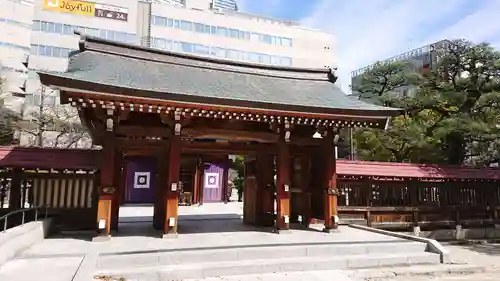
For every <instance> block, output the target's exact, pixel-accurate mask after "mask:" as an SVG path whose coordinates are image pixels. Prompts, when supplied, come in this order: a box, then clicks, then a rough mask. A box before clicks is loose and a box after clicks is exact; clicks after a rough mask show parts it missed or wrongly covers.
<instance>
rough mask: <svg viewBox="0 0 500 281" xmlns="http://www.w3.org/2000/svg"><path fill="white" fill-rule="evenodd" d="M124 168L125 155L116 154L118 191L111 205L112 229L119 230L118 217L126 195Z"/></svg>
mask: <svg viewBox="0 0 500 281" xmlns="http://www.w3.org/2000/svg"><path fill="white" fill-rule="evenodd" d="M122 166H123V155H122V153H121V152H119V151H116V152H115V162H114V169H115V171H114V184H113V186H115V188H116V191H115V193H114V194H113V203H112V205H111V211H112V215H111V229H112V230H118V217H119V213H120V204H121V201H122V197H123V196H122V195H123V193H124V190H123V189H124V184H123V182H124V180H123V174H122Z"/></svg>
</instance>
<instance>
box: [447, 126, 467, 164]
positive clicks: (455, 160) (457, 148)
mask: <svg viewBox="0 0 500 281" xmlns="http://www.w3.org/2000/svg"><path fill="white" fill-rule="evenodd" d="M445 141H446V151H445V155H446V158H447V162H448V164H450V165H462V164H463V163H464V161H465V139H464V137H463V136H462V134H460V133H450V134H448V135H447V136H446V139H445Z"/></svg>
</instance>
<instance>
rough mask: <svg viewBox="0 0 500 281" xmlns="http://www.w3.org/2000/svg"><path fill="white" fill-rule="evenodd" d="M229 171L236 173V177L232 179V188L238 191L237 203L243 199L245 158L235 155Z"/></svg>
mask: <svg viewBox="0 0 500 281" xmlns="http://www.w3.org/2000/svg"><path fill="white" fill-rule="evenodd" d="M231 169H233V170H235V171H236V177H235V178H234V179H233V185H234V188H236V190H237V191H238V201H239V202H241V201H242V199H243V188H244V185H245V184H244V183H245V157H243V156H241V155H237V156H236V157H235V159H233V160H232V163H231Z"/></svg>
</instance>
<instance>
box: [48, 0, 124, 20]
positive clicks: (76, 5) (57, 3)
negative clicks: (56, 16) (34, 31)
mask: <svg viewBox="0 0 500 281" xmlns="http://www.w3.org/2000/svg"><path fill="white" fill-rule="evenodd" d="M43 8H44V9H45V10H50V11H54V12H59V13H70V14H75V15H83V16H91V17H97V18H107V19H112V20H120V21H127V20H128V9H127V8H122V7H117V6H111V5H103V4H97V3H93V2H87V1H78V0H44V5H43Z"/></svg>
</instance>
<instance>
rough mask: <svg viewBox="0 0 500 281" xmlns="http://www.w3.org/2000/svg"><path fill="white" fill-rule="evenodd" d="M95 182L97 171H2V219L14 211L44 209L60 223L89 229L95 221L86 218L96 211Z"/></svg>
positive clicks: (0, 198)
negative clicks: (89, 225)
mask: <svg viewBox="0 0 500 281" xmlns="http://www.w3.org/2000/svg"><path fill="white" fill-rule="evenodd" d="M95 179H96V172H95V171H82V170H33V169H31V170H30V169H2V170H0V216H1V215H3V214H6V213H8V212H10V211H12V210H17V209H22V208H33V207H40V206H44V207H46V208H47V209H48V210H49V213H50V215H52V216H54V217H55V218H56V219H58V222H59V223H60V224H62V225H69V226H70V227H69V228H73V227H76V228H81V227H83V228H85V225H86V224H92V223H93V221H92V220H93V219H94V218H95V216H93V217H92V220H90V219H87V218H85V217H84V216H85V215H87V214H91V213H92V214H93V213H95V212H96V184H95ZM91 216H92V215H91ZM87 217H89V216H88V215H87ZM82 220H83V221H84V222H83V223H80V222H79V221H82ZM87 220H88V221H87Z"/></svg>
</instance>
